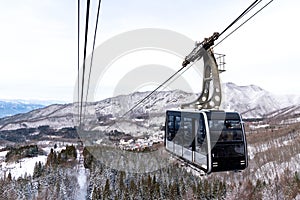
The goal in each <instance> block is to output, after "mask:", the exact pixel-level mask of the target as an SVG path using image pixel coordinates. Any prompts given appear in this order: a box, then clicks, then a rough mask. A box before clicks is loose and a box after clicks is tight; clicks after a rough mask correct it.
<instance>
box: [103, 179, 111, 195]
mask: <svg viewBox="0 0 300 200" xmlns="http://www.w3.org/2000/svg"><path fill="white" fill-rule="evenodd" d="M109 187H110V186H109V179H106V182H105V186H104V189H103V198H104V199H109V197H110V188H109Z"/></svg>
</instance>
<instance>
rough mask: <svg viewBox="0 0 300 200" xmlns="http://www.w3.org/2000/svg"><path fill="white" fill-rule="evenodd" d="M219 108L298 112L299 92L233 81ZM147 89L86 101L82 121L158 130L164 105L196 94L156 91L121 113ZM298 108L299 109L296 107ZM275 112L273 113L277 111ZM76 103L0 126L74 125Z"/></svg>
mask: <svg viewBox="0 0 300 200" xmlns="http://www.w3.org/2000/svg"><path fill="white" fill-rule="evenodd" d="M223 93H224V94H223V100H222V108H223V109H225V110H232V111H238V112H240V113H241V114H242V116H243V118H261V117H264V116H271V115H268V114H269V113H276V111H277V112H278V114H279V113H280V110H282V109H284V108H286V107H289V108H290V110H291V109H293V108H294V107H295V109H294V111H293V114H294V115H295V114H297V113H300V111H299V105H300V96H276V95H273V94H271V93H270V92H268V91H265V90H263V89H262V88H260V87H258V86H255V85H249V86H237V85H235V84H234V83H225V84H224V85H223ZM147 94H148V92H135V93H133V94H130V95H121V96H117V97H112V98H108V99H105V100H102V101H99V102H93V103H88V104H87V105H85V107H84V108H83V113H84V114H85V115H84V117H83V123H84V124H86V125H87V127H88V129H89V130H107V128H108V127H109V129H112V130H113V129H121V130H122V131H123V132H127V133H133V132H134V133H143V132H147V130H149V127H151V129H152V130H154V131H155V130H158V129H159V127H160V126H161V125H163V124H164V113H165V110H166V109H170V108H177V107H179V105H180V104H181V103H187V102H190V101H191V100H193V99H195V98H196V95H195V94H191V93H186V92H183V91H180V90H174V91H163V92H158V93H156V94H155V95H153V96H151V98H149V99H148V100H147V101H146V102H143V103H142V106H139V107H137V108H136V109H134V110H133V111H132V112H130V113H127V114H126V117H123V115H124V114H125V113H126V112H127V111H128V110H129V109H130V108H132V107H133V106H134V105H135V104H136V103H137V102H139V101H140V100H141V99H143V98H144V97H145V96H146V95H147ZM297 108H298V109H297ZM278 114H275V115H278ZM77 116H78V107H77V105H76V104H62V105H59V104H55V105H50V106H48V107H45V108H40V109H37V110H33V111H31V112H28V113H25V114H18V115H15V116H11V117H5V118H3V119H0V130H12V129H18V128H29V127H38V126H42V125H49V126H50V127H52V128H62V127H74V126H76V125H78V117H77Z"/></svg>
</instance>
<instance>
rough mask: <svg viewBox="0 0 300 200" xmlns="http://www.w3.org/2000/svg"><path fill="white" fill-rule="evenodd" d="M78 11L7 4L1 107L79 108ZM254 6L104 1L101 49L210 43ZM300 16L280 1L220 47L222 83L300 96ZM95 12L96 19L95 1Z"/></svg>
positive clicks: (294, 2) (58, 5)
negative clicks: (118, 42) (174, 35)
mask: <svg viewBox="0 0 300 200" xmlns="http://www.w3.org/2000/svg"><path fill="white" fill-rule="evenodd" d="M264 2H267V1H265V0H264V1H263V3H264ZM76 3H77V1H74V0H73V1H71V0H64V1H61V0H12V1H7V0H0V5H1V6H0V26H1V29H0V30H1V32H0V45H1V46H0V66H1V73H0V99H48V100H49V99H56V100H64V101H69V102H71V101H72V100H73V92H74V86H75V82H76V77H77V58H76V56H77V21H76V20H77V5H76ZM251 3H252V0H247V1H246V0H244V1H241V0H228V1H221V0H213V1H204V0H147V1H146V0H126V1H120V0H102V4H101V13H100V23H99V31H98V35H97V45H99V44H101V42H103V41H105V40H107V39H109V38H111V37H113V36H115V35H117V34H120V33H122V32H124V31H130V30H133V29H138V28H163V29H169V30H172V31H176V32H178V33H181V34H183V35H186V36H188V37H190V38H191V39H192V40H195V41H202V40H203V38H204V37H209V36H210V35H211V34H212V33H213V32H215V31H219V32H220V31H221V30H223V29H224V28H225V27H226V26H227V25H228V24H229V23H230V22H231V21H232V20H233V19H235V18H236V17H237V16H238V15H239V14H240V13H241V12H242V11H243V10H244V9H245V8H246V7H247V6H248V5H250V4H251ZM263 3H262V4H263ZM299 8H300V1H298V0H281V1H280V0H277V1H276V0H275V1H274V2H273V3H272V4H271V5H270V6H268V7H267V8H266V9H265V10H263V11H262V12H261V13H260V14H259V15H257V16H256V17H255V18H254V19H252V20H251V21H250V22H248V23H247V24H246V25H244V26H243V27H242V28H241V29H240V30H238V31H237V32H236V33H234V34H233V35H232V36H230V37H229V38H228V39H226V40H225V41H224V42H223V43H221V44H220V45H219V46H218V47H216V48H215V51H216V52H218V53H224V54H226V63H227V64H226V69H227V71H226V73H224V74H222V75H221V78H222V82H229V81H230V82H234V83H236V84H238V85H249V84H255V85H258V86H260V87H262V88H264V89H266V90H268V91H271V92H273V93H277V94H300V87H299V86H300V84H299V80H298V76H299V72H300V68H299V63H300V61H299V57H298V56H299V52H300V51H299V46H300V38H299V37H298V36H299V35H300V27H299V25H298V24H299V22H298V20H299V19H300V12H299V10H298V9H299ZM92 9H93V11H94V12H95V11H96V4H95V1H93V2H92ZM93 14H95V13H93ZM93 17H94V15H93V16H92V19H91V20H94V18H93ZM90 41H91V40H90ZM174 42H176V41H174ZM178 67H180V66H178ZM166 78H167V77H166Z"/></svg>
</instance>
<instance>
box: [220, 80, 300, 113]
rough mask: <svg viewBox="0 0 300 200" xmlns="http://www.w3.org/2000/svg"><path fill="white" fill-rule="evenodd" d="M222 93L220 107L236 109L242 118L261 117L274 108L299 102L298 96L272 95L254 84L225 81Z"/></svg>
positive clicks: (277, 108) (281, 107)
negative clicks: (244, 84) (241, 84)
mask: <svg viewBox="0 0 300 200" xmlns="http://www.w3.org/2000/svg"><path fill="white" fill-rule="evenodd" d="M223 94H224V95H223V103H222V107H223V108H224V109H225V110H234V111H238V112H240V113H241V114H242V116H243V117H244V118H262V117H264V116H265V115H267V114H268V113H271V112H274V111H276V110H280V109H283V108H286V107H290V106H292V107H293V106H295V105H299V104H300V96H297V95H274V94H272V93H270V92H268V91H266V90H264V89H262V88H260V87H258V86H256V85H249V86H238V85H236V84H234V83H225V84H223Z"/></svg>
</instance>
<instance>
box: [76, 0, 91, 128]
mask: <svg viewBox="0 0 300 200" xmlns="http://www.w3.org/2000/svg"><path fill="white" fill-rule="evenodd" d="M89 14H90V0H87V7H86V21H85V37H84V53H83V67H82V83H81V87H82V88H81V102H80V114H79V126H80V127H81V123H82V107H83V92H84V73H85V63H86V46H87V36H88V27H89Z"/></svg>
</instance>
